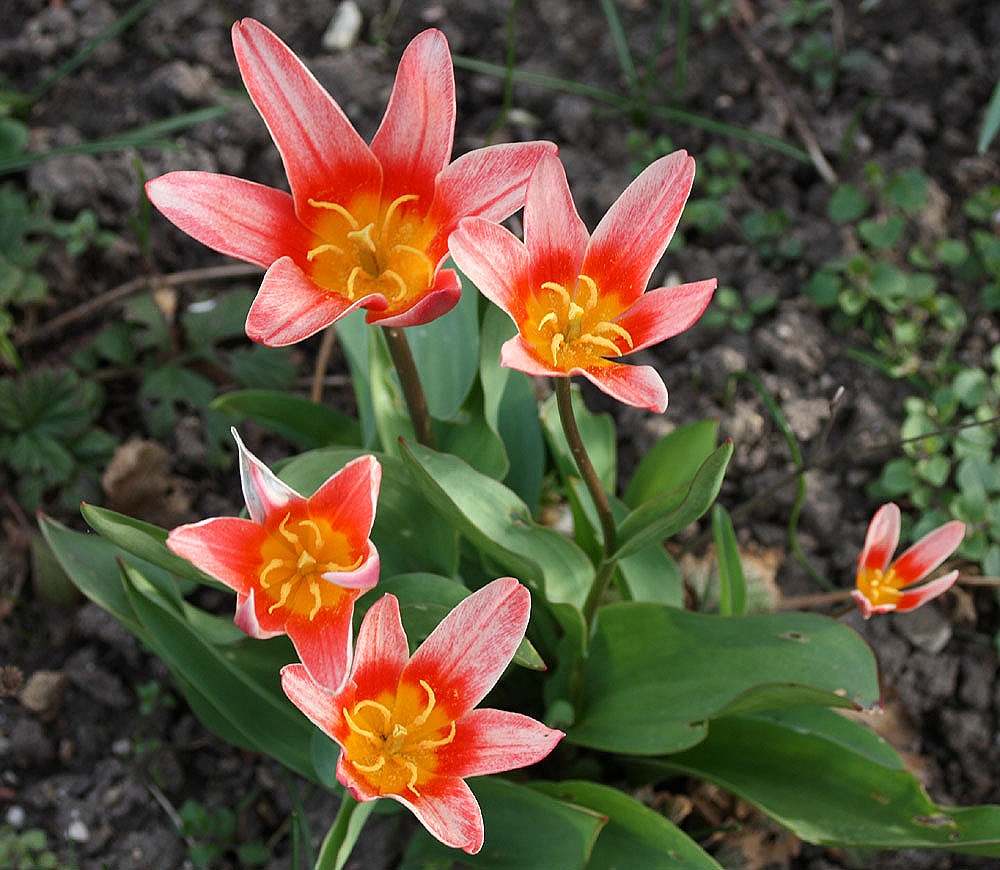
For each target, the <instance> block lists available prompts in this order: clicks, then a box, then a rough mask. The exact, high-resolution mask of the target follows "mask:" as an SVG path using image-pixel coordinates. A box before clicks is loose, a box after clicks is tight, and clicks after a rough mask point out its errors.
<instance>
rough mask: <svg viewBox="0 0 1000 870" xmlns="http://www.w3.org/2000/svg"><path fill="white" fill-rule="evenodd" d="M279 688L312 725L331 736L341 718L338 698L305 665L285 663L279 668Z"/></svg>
mask: <svg viewBox="0 0 1000 870" xmlns="http://www.w3.org/2000/svg"><path fill="white" fill-rule="evenodd" d="M281 688H282V689H284V691H285V694H286V695H287V696H288V700H290V701H291V702H292V703H293V704H294V705H295V706H296V707H298V708H299V709H300V710H301V711H302V712H303V713H304V714H305V716H306V718H307V719H308V720H309V721H310V722H312V723H313V725H315V726H316V727H317V728H319V729H320V731H323V732H324V733H326V734H328V735H330V736H331V737H332V736H333V733H334V731H336V723H337V722H339V721H340V718H341V716H340V711H341V709H342V708H341V704H340V699H339V697H338V696H337V695H336V694H334V693H332V692H330V691H328V690H326V689H324V688H323V687H322V686H321V685H320V684H319V683H317V682H316V680H314V679H313V678H312V676H310V674H309V671H308V670H307V669H306V666H305V665H301V664H294V665H285V666H284V667H283V668H282V669H281Z"/></svg>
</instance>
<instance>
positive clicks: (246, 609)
mask: <svg viewBox="0 0 1000 870" xmlns="http://www.w3.org/2000/svg"><path fill="white" fill-rule="evenodd" d="M255 596H256V590H255V589H251V590H250V593H249V595H237V596H236V615H235V616H234V617H233V622H234V623H236V627H237V628H238V629H240V631H242V632H243V633H244V634H246V635H249V636H250V637H254V638H257V639H258V640H267V639H268V638H270V637H278V636H279V635H282V634H284V633H285V630H284V628H282V629H281V630H280V631H265V630H264V629H263V628H261V625H260V623H259V622H258V621H257V603H256V602H257V599H256V597H255Z"/></svg>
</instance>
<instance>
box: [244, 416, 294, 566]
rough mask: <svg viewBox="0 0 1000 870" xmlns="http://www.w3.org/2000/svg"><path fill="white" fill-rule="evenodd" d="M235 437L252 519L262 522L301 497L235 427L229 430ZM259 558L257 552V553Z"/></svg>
mask: <svg viewBox="0 0 1000 870" xmlns="http://www.w3.org/2000/svg"><path fill="white" fill-rule="evenodd" d="M230 431H231V432H232V433H233V438H235V439H236V451H237V453H238V454H239V461H240V482H241V483H242V485H243V500H244V501H245V502H246V503H247V513H249V514H250V519H251V520H253V521H254V522H255V523H263V522H264V521H265V520H266V519H267V517H268V516H269V515H271V514H273V513H276V512H277V511H280V510H282V509H284V508H285V507H287V506H288V505H289V504H291V503H292V502H295V501H304V499H303V498H302V496H301V495H299V494H298V493H297V492H296V491H295V490H294V489H292V488H291V487H290V486H289V485H288V484H287V483H285V482H284V481H283V480H281V479H279V478H278V477H277V475H275V473H274V472H273V471H271V469H270V468H268V467H267V466H266V465H265V464H264V463H263V462H261V461H260V460H259V459H258V458H257V457H256V456H254V455H253V454H252V453H251V452H250V451H249V450H248V449H247V446H246V445H245V444H244V443H243V439H242V438H240V434H239V432H237V431H236V429H235V428H233V429H231V430H230ZM258 558H259V554H258Z"/></svg>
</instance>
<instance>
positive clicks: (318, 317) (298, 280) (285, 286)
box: [247, 257, 387, 347]
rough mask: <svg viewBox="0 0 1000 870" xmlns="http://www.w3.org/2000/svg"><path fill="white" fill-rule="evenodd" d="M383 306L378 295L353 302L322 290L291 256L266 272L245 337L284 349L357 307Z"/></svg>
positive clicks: (384, 300) (248, 315)
mask: <svg viewBox="0 0 1000 870" xmlns="http://www.w3.org/2000/svg"><path fill="white" fill-rule="evenodd" d="M386 304H387V303H386V299H385V297H384V296H382V295H381V294H379V293H372V294H370V295H368V296H364V297H362V298H361V299H357V300H355V301H353V302H352V301H351V300H350V299H348V298H347V297H346V296H341V295H339V294H337V293H331V292H329V291H326V290H323V289H321V288H320V287H318V286H317V285H316V284H314V283H313V282H312V281H310V280H309V279H308V278H307V277H306V275H305V273H304V272H303V271H302V270H301V269H300V268H299V267H298V266H297V265H295V263H294V262H293V261H292V259H291V258H290V257H282V258H281V259H280V260H277V261H276V262H275V263H274V264H273V265H272V266H271V268H270V269H268V270H267V273H266V274H265V275H264V280H263V282H262V283H261V285H260V290H258V291H257V298H256V299H254V301H253V304H252V305H251V306H250V312H249V314H247V335H248V336H249V337H250V339H251V340H253V341H259V342H261V343H262V344H266V345H268V346H269V347H284V346H285V345H288V344H295V342H297V341H302V340H303V339H305V338H309V336H310V335H315V334H316V333H317V332H319V331H320V330H321V329H325V328H326V327H327V326H330V324H332V323H335V322H336V321H338V320H340V319H341V318H342V317H346V316H347V315H348V314H350V313H351V312H352V311H354V310H355V309H356V308H361V307H365V308H385V306H386Z"/></svg>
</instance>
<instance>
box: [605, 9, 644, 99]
mask: <svg viewBox="0 0 1000 870" xmlns="http://www.w3.org/2000/svg"><path fill="white" fill-rule="evenodd" d="M601 9H602V10H603V12H604V17H605V18H606V19H607V21H608V31H609V32H610V33H611V41H612V42H613V43H614V45H615V54H617V55H618V63H619V64H620V65H621V68H622V75H624V76H625V85H626V87H627V88H628V90H629V93H630V94H633V95H635V94H637V93H638V91H639V75H638V73H636V71H635V61H633V60H632V50H631V49H630V48H629V47H628V39H627V38H626V36H625V28H624V27H623V26H622V19H621V16H620V15H619V14H618V7H617V6H615V0H601Z"/></svg>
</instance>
